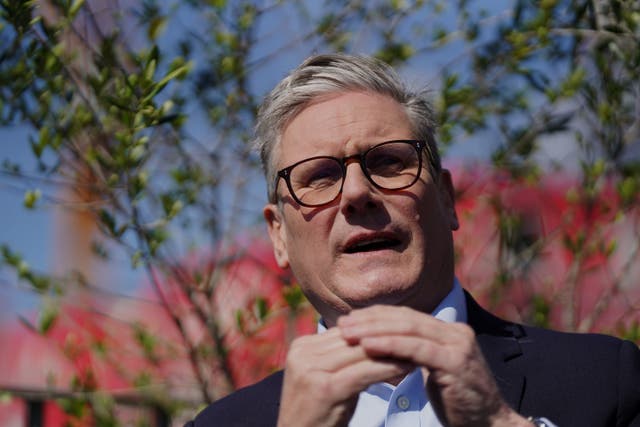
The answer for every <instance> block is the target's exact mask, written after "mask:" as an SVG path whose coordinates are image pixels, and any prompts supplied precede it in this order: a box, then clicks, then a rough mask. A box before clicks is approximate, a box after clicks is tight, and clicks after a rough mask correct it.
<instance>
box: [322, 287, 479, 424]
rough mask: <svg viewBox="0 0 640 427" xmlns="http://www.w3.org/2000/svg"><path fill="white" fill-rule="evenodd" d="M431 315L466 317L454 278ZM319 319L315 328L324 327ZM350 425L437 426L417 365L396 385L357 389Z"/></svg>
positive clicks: (457, 319) (446, 318)
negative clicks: (450, 288)
mask: <svg viewBox="0 0 640 427" xmlns="http://www.w3.org/2000/svg"><path fill="white" fill-rule="evenodd" d="M432 315H433V316H434V317H435V318H437V319H440V320H442V321H444V322H450V323H451V322H465V323H466V321H467V305H466V301H465V297H464V292H463V290H462V287H461V286H460V284H459V283H458V281H457V280H455V281H454V284H453V289H452V290H451V292H449V294H448V295H447V296H446V297H445V298H444V299H443V300H442V302H441V303H440V304H439V305H438V306H437V307H436V309H435V310H434V311H433V313H432ZM325 330H326V328H325V327H324V325H323V324H322V323H319V324H318V332H323V331H325ZM349 426H350V427H382V426H385V427H401V426H402V427H407V426H411V427H414V426H415V427H418V426H422V427H441V426H442V424H440V421H439V420H438V418H437V417H436V414H435V412H434V411H433V408H432V407H431V402H429V396H427V393H426V391H425V387H424V380H423V378H422V372H421V371H420V368H416V369H415V370H414V371H413V372H411V373H410V374H409V375H407V376H406V377H405V378H404V379H403V380H402V381H401V382H400V384H398V385H397V386H394V385H391V384H388V383H376V384H372V385H371V386H369V387H368V388H367V389H366V390H364V391H362V392H361V393H360V396H359V397H358V404H357V406H356V410H355V413H354V414H353V417H352V418H351V421H350V422H349Z"/></svg>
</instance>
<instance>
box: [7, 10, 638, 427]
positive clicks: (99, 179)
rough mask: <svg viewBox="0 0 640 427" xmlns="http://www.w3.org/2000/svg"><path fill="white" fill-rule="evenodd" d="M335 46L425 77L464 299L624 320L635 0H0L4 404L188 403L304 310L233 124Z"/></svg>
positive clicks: (36, 421) (20, 418) (634, 332)
mask: <svg viewBox="0 0 640 427" xmlns="http://www.w3.org/2000/svg"><path fill="white" fill-rule="evenodd" d="M336 51H344V52H349V53H362V54H368V55H375V56H377V57H379V58H380V59H382V60H384V61H386V62H388V63H390V64H392V65H393V66H395V67H396V69H397V70H398V72H399V73H400V74H401V76H402V77H403V79H404V80H405V81H407V82H408V83H409V86H411V87H413V88H415V89H418V90H427V91H428V92H429V95H430V97H431V99H432V101H433V103H434V106H435V108H436V112H437V118H438V122H439V126H440V127H439V133H438V141H439V144H440V150H441V152H442V155H443V158H444V164H445V167H447V168H449V169H451V170H452V173H453V176H454V182H455V185H456V193H457V207H458V215H459V217H460V220H461V229H460V230H459V231H457V232H456V233H455V234H454V239H455V242H456V246H455V248H456V259H457V269H456V274H457V276H458V278H459V280H460V281H461V283H462V284H463V286H464V287H465V288H467V289H468V290H469V291H470V292H471V293H472V294H473V295H474V297H475V298H477V299H478V300H479V301H480V302H481V303H482V304H483V305H484V306H485V307H487V308H489V309H491V310H492V311H494V312H495V313H496V314H498V315H500V316H502V317H505V318H508V319H510V320H514V321H518V322H525V323H528V324H533V325H539V326H544V327H549V328H554V329H559V330H566V331H579V332H602V333H608V334H613V335H616V336H620V337H624V338H627V339H630V340H632V341H635V342H636V343H640V286H638V277H640V204H639V202H640V3H638V2H624V1H619V0H542V1H538V0H536V1H533V0H531V1H526V0H511V1H506V0H505V1H492V2H486V1H473V0H458V1H448V2H447V1H437V0H413V1H412V0H370V1H364V0H341V1H338V0H318V1H302V0H299V1H296V0H233V1H232V0H183V1H170V0H140V1H136V0H84V1H83V0H35V1H14V0H0V162H1V165H0V206H1V209H0V221H1V226H0V425H2V426H46V427H54V426H55V427H57V426H67V425H70V426H94V425H95V426H121V425H127V426H128V425H136V426H170V425H182V424H183V423H184V421H185V420H187V419H190V418H192V417H193V415H194V414H195V413H196V412H197V410H198V409H199V408H202V407H204V406H205V405H206V403H207V402H211V401H213V400H215V399H218V398H220V397H222V396H224V395H226V394H228V393H229V392H231V391H232V390H234V389H236V388H238V387H242V386H244V385H247V384H250V383H252V382H254V381H256V380H258V379H260V378H261V377H263V376H265V375H267V374H268V373H270V372H272V371H274V370H276V369H278V368H279V367H281V364H282V362H283V359H284V355H285V354H286V350H287V344H288V342H289V341H290V340H291V339H292V338H293V337H295V336H297V335H300V334H305V333H312V332H314V331H315V322H316V318H315V315H314V313H313V310H312V309H311V307H310V306H309V304H308V303H307V301H306V300H305V298H304V296H303V295H302V294H301V292H300V290H299V288H298V286H297V284H296V281H295V278H293V277H292V276H291V275H290V273H289V272H287V271H282V270H280V269H279V268H278V267H277V266H276V264H275V261H274V259H273V255H272V253H271V247H270V244H269V243H268V241H267V236H266V229H265V227H264V225H263V224H262V214H261V209H262V206H263V205H264V203H265V202H266V186H265V183H264V179H263V177H262V174H261V171H260V167H259V162H258V158H257V156H256V154H255V153H252V152H251V151H250V147H249V141H250V139H251V135H252V127H253V121H254V118H255V113H256V109H257V105H259V103H260V100H261V99H262V97H263V96H264V94H265V93H266V92H268V91H269V90H270V89H271V88H272V87H273V86H274V85H275V84H276V83H277V82H278V81H279V80H280V79H281V78H282V77H284V76H285V75H286V73H287V72H288V71H289V70H291V69H292V68H294V67H295V66H297V65H298V64H299V63H300V62H301V61H302V60H303V59H304V58H306V57H307V56H309V55H310V54H313V53H321V52H336Z"/></svg>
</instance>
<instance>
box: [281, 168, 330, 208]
mask: <svg viewBox="0 0 640 427" xmlns="http://www.w3.org/2000/svg"><path fill="white" fill-rule="evenodd" d="M290 175H291V176H290V179H289V181H290V183H291V189H292V190H293V193H294V194H295V196H296V198H297V199H298V200H299V201H301V202H302V203H304V204H307V205H321V204H324V203H328V202H330V201H331V200H333V199H334V198H335V197H336V196H337V195H338V193H339V192H340V186H341V184H342V166H341V165H340V162H339V161H338V160H336V159H332V158H325V157H320V158H315V159H309V160H306V161H304V162H302V163H299V164H297V165H296V166H295V167H294V168H293V169H292V170H291V173H290Z"/></svg>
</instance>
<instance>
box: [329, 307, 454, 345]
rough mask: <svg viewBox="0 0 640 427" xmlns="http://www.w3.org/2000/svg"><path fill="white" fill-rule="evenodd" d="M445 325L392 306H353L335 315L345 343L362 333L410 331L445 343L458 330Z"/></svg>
mask: <svg viewBox="0 0 640 427" xmlns="http://www.w3.org/2000/svg"><path fill="white" fill-rule="evenodd" d="M448 326H449V324H447V323H445V322H443V321H441V320H438V319H436V318H435V317H433V316H430V315H428V314H424V313H420V312H418V311H415V310H412V309H409V308H406V307H392V306H372V307H369V308H365V309H361V310H354V311H352V312H351V313H350V314H349V315H347V316H342V317H340V318H339V319H338V327H339V328H340V331H341V332H342V336H343V337H344V339H345V340H346V341H347V342H349V343H355V342H357V341H358V340H359V339H361V338H363V337H366V336H378V335H410V336H420V337H423V338H425V339H429V340H434V341H437V342H439V343H441V344H446V343H448V342H451V341H456V340H457V339H459V337H458V336H457V335H458V331H456V330H450V328H449V327H448Z"/></svg>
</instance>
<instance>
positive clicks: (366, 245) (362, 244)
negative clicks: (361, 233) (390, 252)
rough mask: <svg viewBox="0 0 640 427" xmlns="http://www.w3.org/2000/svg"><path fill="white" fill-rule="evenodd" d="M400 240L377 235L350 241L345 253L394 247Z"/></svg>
mask: <svg viewBox="0 0 640 427" xmlns="http://www.w3.org/2000/svg"><path fill="white" fill-rule="evenodd" d="M400 243H401V242H400V240H398V239H395V238H384V237H376V238H372V239H366V240H361V241H356V242H353V243H350V244H349V245H348V246H347V247H346V248H345V250H344V253H347V254H355V253H360V252H373V251H381V250H384V249H394V248H397V247H398V246H399V245H400Z"/></svg>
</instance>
